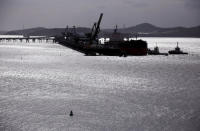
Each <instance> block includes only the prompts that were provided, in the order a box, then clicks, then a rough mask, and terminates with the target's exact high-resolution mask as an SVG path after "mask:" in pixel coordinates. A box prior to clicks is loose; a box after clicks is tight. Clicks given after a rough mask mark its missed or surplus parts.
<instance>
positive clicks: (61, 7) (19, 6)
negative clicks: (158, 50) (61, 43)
mask: <svg viewBox="0 0 200 131" xmlns="http://www.w3.org/2000/svg"><path fill="white" fill-rule="evenodd" d="M100 13H104V16H103V19H102V23H101V27H102V28H114V25H116V24H117V25H118V26H119V27H121V28H122V27H130V26H135V25H137V24H141V23H151V24H153V25H156V26H160V27H175V26H186V27H192V26H197V25H200V0H0V30H14V29H22V28H23V26H24V28H33V27H46V28H64V27H66V25H69V26H73V25H76V26H81V27H91V26H92V25H93V23H94V22H96V21H97V20H98V18H99V15H100Z"/></svg>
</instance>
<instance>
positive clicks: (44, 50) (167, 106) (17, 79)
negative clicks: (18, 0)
mask: <svg viewBox="0 0 200 131" xmlns="http://www.w3.org/2000/svg"><path fill="white" fill-rule="evenodd" d="M158 40H160V41H159V46H160V47H161V50H162V51H167V50H169V49H172V48H173V47H175V46H176V43H175V42H176V40H177V39H170V38H169V39H167V40H166V38H163V39H153V38H148V41H149V43H150V47H153V46H154V42H155V41H158ZM179 41H183V42H182V44H181V45H180V46H182V48H183V49H184V50H185V51H188V52H189V53H190V55H183V56H176V55H174V56H139V57H134V56H133V57H127V58H120V57H108V56H96V57H93V56H83V55H82V54H79V53H77V52H75V51H72V50H70V49H67V48H65V47H62V46H60V45H56V44H19V43H1V44H0V130H1V131H66V130H70V131H80V130H84V131H94V130H95V131H116V130H117V131H122V130H123V131H161V130H162V131H198V130H199V129H200V50H199V49H200V43H199V42H200V40H199V39H180V38H179ZM191 41H192V42H191ZM168 42H171V43H170V45H169V44H168ZM168 45H169V46H168ZM191 45H192V46H191ZM71 110H73V112H74V116H73V117H70V116H69V113H70V111H71Z"/></svg>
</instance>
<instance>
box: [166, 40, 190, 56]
mask: <svg viewBox="0 0 200 131" xmlns="http://www.w3.org/2000/svg"><path fill="white" fill-rule="evenodd" d="M168 53H169V54H176V55H184V54H188V53H187V52H183V51H182V50H181V49H180V48H179V46H178V42H177V46H176V48H175V49H174V50H170V51H168Z"/></svg>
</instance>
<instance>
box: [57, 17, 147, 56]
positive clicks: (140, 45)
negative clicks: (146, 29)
mask: <svg viewBox="0 0 200 131" xmlns="http://www.w3.org/2000/svg"><path fill="white" fill-rule="evenodd" d="M102 17H103V14H101V15H100V17H99V20H98V22H97V23H94V25H93V27H92V29H91V32H90V33H87V34H85V36H80V35H78V33H76V28H75V27H74V28H73V31H72V32H69V31H68V28H66V31H65V32H64V33H63V34H62V36H61V37H56V38H55V41H56V42H58V43H60V44H61V45H64V46H66V47H69V48H71V49H73V50H76V51H79V52H81V53H84V54H85V55H107V56H129V55H131V56H133V55H134V56H142V55H147V52H148V44H147V42H146V41H143V40H137V38H136V40H130V41H125V40H124V38H123V37H122V35H121V33H119V32H118V31H117V30H118V29H117V26H116V28H115V29H114V32H113V33H112V35H111V37H110V41H108V42H105V43H104V44H102V43H100V42H99V40H98V34H99V32H100V23H101V20H102Z"/></svg>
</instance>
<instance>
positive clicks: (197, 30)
mask: <svg viewBox="0 0 200 131" xmlns="http://www.w3.org/2000/svg"><path fill="white" fill-rule="evenodd" d="M69 30H70V31H72V28H69ZM113 30H114V29H102V30H101V32H100V34H99V36H101V37H106V36H109V34H111V33H112V32H113ZM76 31H77V32H78V33H79V34H85V33H89V32H90V31H91V29H90V28H87V27H77V28H76ZM62 32H65V28H44V27H36V28H30V29H24V30H14V31H8V32H6V33H5V32H4V33H3V34H5V35H25V36H26V35H27V36H30V35H43V36H59V35H61V34H62ZM118 32H120V33H122V34H124V35H125V36H133V35H134V34H136V33H137V34H139V36H144V37H200V25H199V26H194V27H181V26H177V27H169V28H166V27H158V26H155V25H153V24H149V23H142V24H138V25H136V26H131V27H127V28H119V29H118Z"/></svg>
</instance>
